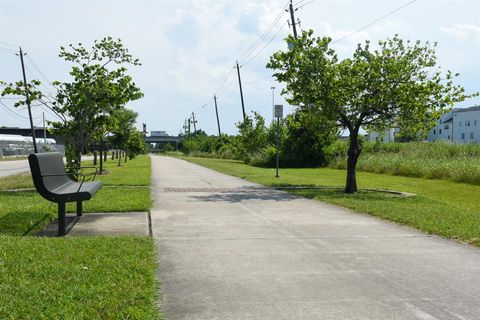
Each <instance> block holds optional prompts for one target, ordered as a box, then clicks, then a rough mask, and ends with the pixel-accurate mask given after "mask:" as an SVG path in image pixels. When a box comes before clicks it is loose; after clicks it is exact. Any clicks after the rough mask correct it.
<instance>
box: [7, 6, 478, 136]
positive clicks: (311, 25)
mask: <svg viewBox="0 0 480 320" xmlns="http://www.w3.org/2000/svg"><path fill="white" fill-rule="evenodd" d="M300 1H301V0H298V1H294V4H295V3H300ZM409 2H411V0H410V1H409V0H406V1H396V0H389V1H386V0H384V1H380V0H357V1H354V0H315V1H313V2H311V1H310V0H305V1H302V2H301V3H300V4H299V5H298V6H295V7H298V10H297V11H296V12H295V14H296V18H298V19H300V21H301V25H300V28H301V29H313V30H315V34H316V35H318V36H322V35H327V36H330V37H332V39H333V40H334V41H335V40H339V39H342V40H341V41H337V42H335V43H334V44H332V47H333V48H334V49H336V50H337V53H338V54H339V56H340V57H348V56H350V55H351V53H352V51H353V50H354V48H355V47H356V44H357V43H358V42H363V41H365V40H367V39H368V40H371V41H372V42H377V41H378V40H379V39H385V38H387V37H392V36H393V35H394V34H396V33H398V34H399V35H400V36H401V37H402V38H404V39H411V40H417V39H418V40H422V41H427V40H428V41H431V42H438V50H437V55H438V61H439V65H440V66H441V67H442V69H443V70H452V71H454V72H459V73H460V77H459V78H458V79H457V81H456V82H457V83H458V84H460V85H463V86H464V87H465V89H466V90H467V92H475V91H480V59H479V57H480V1H478V0H470V1H466V0H463V1H462V0H456V1H450V0H436V1H433V0H432V1H431V0H417V1H414V2H413V3H411V4H410V5H408V6H406V7H405V8H403V9H401V10H399V11H397V12H395V13H393V14H391V15H389V16H388V17H385V18H383V19H381V20H380V21H378V22H376V23H374V24H372V25H371V26H369V27H367V28H365V29H364V30H361V31H359V30H360V29H362V27H364V26H366V25H368V24H369V23H371V22H373V21H375V20H377V19H378V18H381V17H383V16H384V15H386V14H387V13H389V12H391V11H393V10H395V9H397V8H399V7H401V6H403V5H405V4H407V3H409ZM286 4H287V1H286V0H285V1H283V0H282V1H279V0H272V1H260V0H257V1H250V0H242V1H240V0H230V1H228V0H223V1H222V0H189V1H187V0H175V1H173V0H172V1H168V0H161V1H160V0H159V1H152V0H148V1H147V0H143V1H126V0H110V1H104V0H96V1H90V0H83V1H80V0H76V1H73V0H68V1H67V0H63V1H57V0H43V1H42V0H36V1H33V0H32V1H22V0H0V80H4V81H7V82H9V81H17V80H20V76H21V69H20V62H19V58H18V57H17V56H15V55H14V54H13V53H12V52H11V50H16V48H15V47H13V46H10V45H8V44H14V45H21V46H22V48H23V49H24V51H26V52H27V53H28V56H29V59H26V61H25V62H26V64H27V68H28V70H27V77H28V78H29V79H31V78H33V77H35V78H38V79H40V80H41V81H42V82H44V83H46V81H45V79H44V78H43V76H45V77H46V78H47V79H48V80H49V81H53V80H61V81H62V80H68V79H69V78H68V71H69V67H70V66H69V65H68V64H66V63H65V62H63V61H62V60H61V59H60V58H58V51H59V47H60V46H61V45H67V44H69V43H78V42H82V43H84V44H90V43H92V42H93V40H95V39H101V38H103V37H105V36H108V35H110V36H112V37H115V38H121V39H122V40H123V42H124V43H125V45H126V46H127V47H128V48H129V49H130V51H131V53H132V54H133V55H135V56H136V57H138V58H140V60H141V62H142V66H140V67H132V68H129V72H130V74H131V75H132V76H133V78H134V80H135V82H136V83H137V84H138V85H139V86H140V88H141V89H142V91H143V92H144V94H145V97H144V98H143V99H142V100H139V101H135V102H132V103H130V104H129V105H127V107H129V108H131V109H134V110H135V111H136V112H138V114H139V117H138V127H139V128H141V123H142V122H146V123H147V129H148V130H149V131H151V130H166V131H167V132H168V133H169V134H178V133H179V132H180V130H181V129H182V126H183V123H184V119H186V118H188V117H189V116H191V113H192V112H195V115H196V117H197V119H198V124H197V126H198V127H199V128H201V129H203V130H205V131H206V132H207V133H211V134H215V133H216V132H217V128H216V120H215V110H214V107H213V94H214V93H216V94H217V95H218V97H219V98H218V108H219V116H220V122H221V127H222V131H224V132H227V133H234V132H235V131H236V128H235V123H236V122H238V121H240V120H241V118H242V111H241V104H240V95H239V90H238V81H237V78H236V70H235V69H233V65H234V63H235V61H236V60H237V59H239V60H240V64H241V65H242V68H241V74H242V82H243V89H244V97H245V106H246V110H247V112H250V111H251V110H255V111H258V112H260V113H261V114H263V115H264V116H265V117H266V119H267V121H270V120H271V116H272V115H271V114H272V90H271V89H270V88H271V87H272V86H275V87H276V89H275V91H274V93H275V103H283V104H285V111H287V112H288V111H292V110H293V109H292V108H291V107H289V106H287V105H286V103H285V102H284V101H283V99H282V97H281V96H280V95H279V92H280V89H281V87H282V86H281V85H280V84H278V83H275V82H274V81H273V80H272V79H271V77H270V76H271V72H270V71H269V70H267V69H265V64H266V63H267V61H268V57H269V56H270V55H271V54H272V53H273V52H274V51H276V50H279V49H285V43H284V42H283V40H282V39H283V38H284V37H285V36H286V35H287V34H288V33H289V32H291V30H290V29H289V27H288V25H287V19H288V18H289V17H288V13H287V12H284V11H282V8H283V7H284V6H285V5H286ZM282 12H283V13H282ZM279 16H280V17H279ZM277 17H279V19H278V22H277V23H276V24H275V25H274V26H273V28H272V30H271V32H270V33H268V35H267V37H266V38H265V40H264V41H262V42H261V43H260V44H259V45H258V46H257V47H256V49H255V50H253V51H252V52H250V53H249V52H248V49H249V48H252V46H253V45H254V44H255V43H256V41H257V40H258V39H259V38H260V36H261V35H262V33H263V32H264V31H265V30H266V29H267V28H268V27H269V26H270V25H271V24H272V22H273V21H275V19H276V18H277ZM274 35H276V37H274ZM270 41H271V42H270ZM269 42H270V43H269ZM267 43H269V44H268V45H267ZM2 48H3V49H2ZM32 61H33V62H32ZM37 68H38V69H39V70H40V71H39V70H37ZM40 72H41V74H40ZM42 74H43V75H42ZM222 84H224V85H223V86H222ZM44 89H45V90H47V91H50V92H53V88H52V87H51V86H49V85H48V84H45V86H44ZM219 89H220V90H219ZM1 102H2V103H4V104H5V105H7V106H11V105H12V104H13V101H12V100H11V99H2V100H1ZM204 104H207V105H206V106H205V107H202V106H203V105H204ZM474 104H480V98H475V99H471V100H469V101H466V102H464V103H462V104H460V105H458V106H459V107H467V106H471V105H474ZM42 111H43V110H42V109H41V108H40V107H34V110H33V113H34V117H35V123H36V125H41V115H42ZM15 112H17V113H19V115H20V116H19V115H13V114H12V113H9V112H7V111H6V110H5V107H4V106H1V107H0V126H3V125H5V126H22V127H27V126H28V120H27V119H25V117H26V116H27V114H26V110H15ZM46 117H47V119H50V120H54V117H53V116H52V115H50V114H49V113H46Z"/></svg>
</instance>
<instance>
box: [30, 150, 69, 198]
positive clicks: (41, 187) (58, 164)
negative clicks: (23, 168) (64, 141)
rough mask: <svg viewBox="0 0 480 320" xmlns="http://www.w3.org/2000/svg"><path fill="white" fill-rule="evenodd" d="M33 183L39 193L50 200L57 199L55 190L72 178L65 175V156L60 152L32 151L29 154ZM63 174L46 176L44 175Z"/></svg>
mask: <svg viewBox="0 0 480 320" xmlns="http://www.w3.org/2000/svg"><path fill="white" fill-rule="evenodd" d="M28 162H29V164H30V172H31V174H32V179H33V184H34V185H35V188H36V189H37V191H38V193H40V195H42V196H43V197H44V198H46V199H48V200H50V201H55V202H56V201H57V199H56V197H55V193H54V191H55V190H56V189H58V188H60V187H61V186H63V185H65V184H67V183H71V182H72V180H71V179H70V178H69V177H68V176H67V175H64V174H65V173H66V172H65V165H64V163H63V156H62V154H61V153H58V152H50V153H32V154H30V155H29V156H28ZM50 174H61V175H58V176H50V177H48V176H47V177H45V176H44V175H50Z"/></svg>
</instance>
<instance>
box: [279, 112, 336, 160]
mask: <svg viewBox="0 0 480 320" xmlns="http://www.w3.org/2000/svg"><path fill="white" fill-rule="evenodd" d="M284 131H285V135H284V139H283V143H282V146H281V148H282V163H284V164H285V165H288V166H294V167H316V166H321V165H325V164H326V162H327V159H326V158H327V157H326V154H327V151H326V149H327V147H328V146H330V145H331V144H332V143H333V142H334V141H335V140H336V139H337V137H338V129H337V127H336V126H334V124H332V122H331V121H325V118H322V117H320V116H319V115H318V114H317V113H316V112H314V110H312V109H310V108H298V109H297V110H296V111H295V113H294V114H292V115H288V116H287V117H286V119H285V130H284Z"/></svg>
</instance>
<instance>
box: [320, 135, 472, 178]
mask: <svg viewBox="0 0 480 320" xmlns="http://www.w3.org/2000/svg"><path fill="white" fill-rule="evenodd" d="M347 149H348V143H347V142H345V141H339V142H337V143H335V144H334V145H333V146H332V147H331V150H330V155H331V158H330V162H329V167H331V168H335V169H346V161H347V160H346V159H347ZM357 169H358V170H359V171H366V172H373V173H387V174H392V175H399V176H406V177H423V178H428V179H445V180H450V181H454V182H463V183H470V184H475V185H480V145H475V144H453V143H448V142H435V143H426V142H410V143H365V144H364V149H363V151H362V154H361V155H360V158H359V160H358V164H357Z"/></svg>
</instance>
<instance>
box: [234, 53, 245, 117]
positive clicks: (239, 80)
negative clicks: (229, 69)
mask: <svg viewBox="0 0 480 320" xmlns="http://www.w3.org/2000/svg"><path fill="white" fill-rule="evenodd" d="M236 68H237V74H238V86H239V87H240V99H241V100H242V112H243V121H245V116H246V115H245V103H244V102H243V91H242V79H241V78H240V67H239V66H238V61H237V67H236Z"/></svg>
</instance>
